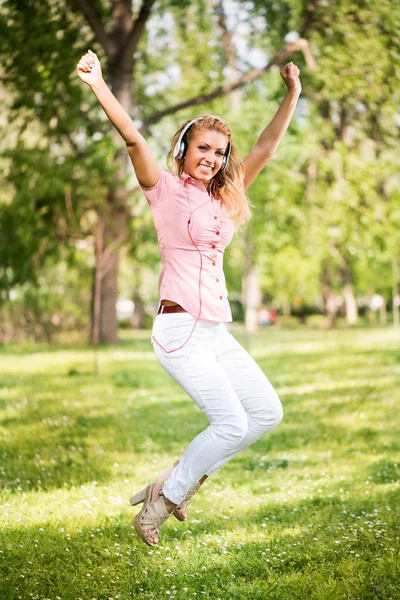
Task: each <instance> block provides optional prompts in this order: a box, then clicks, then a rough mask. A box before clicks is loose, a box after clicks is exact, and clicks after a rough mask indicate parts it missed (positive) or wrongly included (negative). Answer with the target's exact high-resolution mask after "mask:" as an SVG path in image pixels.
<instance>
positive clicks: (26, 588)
mask: <svg viewBox="0 0 400 600" xmlns="http://www.w3.org/2000/svg"><path fill="white" fill-rule="evenodd" d="M221 502H222V504H223V506H225V504H224V500H221ZM377 502H379V505H380V506H389V505H396V503H397V502H398V499H397V496H396V495H395V494H394V492H385V493H381V494H376V497H375V498H370V499H368V500H359V499H357V498H352V499H349V500H347V501H346V502H341V501H340V500H339V499H338V498H321V499H320V503H319V504H317V505H316V504H315V502H313V501H303V502H298V503H296V504H295V505H294V506H295V507H296V509H297V510H296V512H294V511H293V506H292V507H287V506H285V507H282V506H279V505H272V506H269V507H268V509H263V510H261V511H260V510H259V511H256V512H253V513H252V514H251V517H250V518H251V523H249V518H248V517H247V516H244V517H240V516H239V517H237V516H236V517H232V518H231V520H229V521H226V520H222V519H220V518H218V517H216V512H217V511H218V510H219V509H220V508H221V507H219V506H218V505H216V503H215V502H213V503H212V508H213V510H211V507H210V510H209V511H208V512H207V517H208V518H207V520H206V521H203V522H201V523H190V522H188V523H185V524H181V523H177V522H175V521H174V520H173V519H170V520H169V521H168V522H167V524H166V525H165V527H164V528H163V529H162V532H161V537H160V546H159V547H158V548H151V549H150V548H148V547H147V546H145V545H144V544H143V543H142V542H141V541H140V540H139V538H138V537H137V534H136V532H135V531H134V529H133V526H132V525H131V519H129V521H130V522H129V523H128V522H127V517H126V513H124V514H121V515H117V516H114V517H109V518H106V519H103V520H101V521H99V522H98V523H96V525H94V526H92V527H82V528H81V529H79V530H78V531H73V532H71V533H69V532H68V531H65V530H64V528H63V527H61V528H60V527H58V528H57V529H55V528H54V527H51V526H46V525H45V524H42V525H37V526H34V527H24V526H23V525H21V526H20V527H18V528H14V529H12V528H10V529H8V530H7V531H5V532H4V534H3V535H2V545H1V548H2V553H3V554H2V556H3V559H2V560H1V561H0V573H1V577H0V592H1V596H0V597H1V598H2V600H11V598H20V597H21V598H23V599H24V598H28V597H32V595H33V596H34V595H35V594H36V595H37V596H38V597H46V598H55V597H56V596H60V597H62V598H63V600H76V598H79V597H82V598H92V597H95V598H104V599H106V598H109V597H115V595H117V594H120V597H121V598H124V600H125V599H127V598H132V599H134V598H139V597H140V598H146V597H148V594H155V598H161V597H164V595H162V594H160V588H161V586H162V585H163V584H167V586H168V587H169V586H170V585H171V584H172V583H173V584H174V585H175V586H176V588H177V591H178V594H177V598H179V599H181V600H184V598H185V597H187V596H185V594H184V592H183V588H184V587H185V586H189V587H190V588H191V589H193V590H196V591H197V594H198V595H199V594H200V593H201V592H202V590H205V592H206V594H207V597H208V598H210V599H215V600H217V598H220V597H221V591H222V590H223V598H229V600H232V599H237V600H239V599H242V598H246V599H249V600H255V599H256V600H258V599H259V600H263V599H264V598H270V599H273V598H276V599H279V600H284V599H285V600H286V599H287V600H293V599H297V598H299V599H300V598H307V599H315V600H320V599H321V598H323V599H324V600H326V599H329V598H332V600H337V599H338V598H346V600H347V599H363V600H376V599H381V600H393V599H394V598H397V596H396V594H397V592H398V589H399V585H400V574H399V571H398V569H397V565H396V559H395V556H394V554H393V553H391V552H390V549H389V548H387V547H385V548H384V549H382V548H381V550H380V557H381V562H379V561H377V560H376V558H377V544H378V543H379V541H380V539H381V538H380V537H379V536H380V533H379V532H381V531H382V527H383V526H385V531H386V537H388V536H393V539H394V538H395V536H396V535H398V524H396V521H395V519H394V517H393V518H392V519H390V520H389V519H388V515H390V514H391V513H389V512H387V513H386V514H384V515H382V512H383V511H382V510H381V511H376V510H375V505H376V503H377ZM192 507H195V502H194V503H193V505H192ZM192 514H193V513H192ZM266 515H268V519H269V520H268V526H267V527H266V528H263V527H262V524H263V523H265V517H266ZM382 519H384V521H382ZM365 522H366V523H367V524H368V526H367V527H366V526H365V524H364V523H365ZM60 525H62V523H60ZM249 527H250V528H251V530H249ZM235 531H236V532H237V537H236V538H235V540H234V541H232V542H230V543H227V542H226V541H223V540H224V539H225V536H226V535H231V533H232V534H233V533H234V532H235ZM248 535H250V536H251V537H252V538H254V539H252V540H251V541H246V539H247V536H248ZM338 540H339V541H338ZM177 548H179V549H183V552H179V553H177V552H176V549H177ZM381 565H383V566H381ZM168 572H170V573H172V574H171V575H168ZM166 575H167V576H168V577H171V579H170V580H168V579H167V578H166ZM335 594H336V595H335ZM30 595H31V596H30Z"/></svg>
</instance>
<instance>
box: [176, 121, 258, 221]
mask: <svg viewBox="0 0 400 600" xmlns="http://www.w3.org/2000/svg"><path fill="white" fill-rule="evenodd" d="M191 120H192V119H190V120H188V121H186V123H183V125H182V126H181V127H180V128H179V129H178V131H177V132H176V133H175V135H174V137H173V138H172V142H171V149H170V151H169V152H168V156H167V165H168V168H169V170H170V171H171V173H174V175H181V173H182V170H183V163H184V158H182V159H178V158H175V157H174V148H175V145H176V142H177V141H178V139H179V136H180V134H181V132H182V131H183V129H184V128H185V127H186V125H187V124H188V123H190V121H191ZM209 130H213V131H218V132H219V133H222V134H223V135H225V136H226V137H227V138H228V139H229V141H230V144H231V151H230V155H229V160H228V165H227V167H226V169H225V170H224V171H219V172H218V173H217V174H216V175H214V178H213V181H212V183H211V185H212V191H213V192H214V194H215V195H216V197H217V198H218V199H219V200H221V202H222V204H223V205H224V206H225V208H226V210H227V212H228V214H229V217H230V218H231V219H232V221H233V223H234V225H235V229H236V230H237V229H238V228H239V226H240V225H242V224H243V223H245V222H246V221H248V220H249V219H250V217H251V211H250V202H249V200H248V198H247V196H246V193H245V191H244V186H243V182H244V164H243V160H242V158H241V156H240V154H239V151H238V149H237V148H236V146H235V144H233V143H232V138H231V130H230V127H229V125H228V124H227V123H225V121H223V120H222V119H220V118H219V117H215V116H214V115H204V116H201V117H198V120H197V121H195V122H194V123H193V125H191V127H189V129H188V131H187V132H186V134H185V136H184V139H185V140H186V142H187V144H189V142H190V139H191V138H192V136H193V135H194V134H195V133H197V132H199V131H209Z"/></svg>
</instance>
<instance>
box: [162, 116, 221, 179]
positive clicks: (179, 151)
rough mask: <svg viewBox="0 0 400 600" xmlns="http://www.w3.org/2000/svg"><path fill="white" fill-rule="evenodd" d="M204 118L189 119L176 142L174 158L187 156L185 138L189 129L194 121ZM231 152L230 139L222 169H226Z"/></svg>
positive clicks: (179, 158)
mask: <svg viewBox="0 0 400 600" xmlns="http://www.w3.org/2000/svg"><path fill="white" fill-rule="evenodd" d="M203 118H204V117H196V119H193V121H189V123H188V124H187V125H186V126H185V127H184V128H183V129H182V131H181V134H180V136H179V138H178V141H177V142H176V144H175V148H174V158H177V159H178V160H181V159H182V158H183V157H184V156H185V154H186V151H187V141H186V140H185V139H183V138H184V137H185V134H186V132H187V130H188V129H190V127H191V126H192V125H193V123H196V121H201V120H202V119H203ZM230 153H231V141H230V140H229V142H228V147H227V149H226V152H225V154H224V157H223V159H222V165H221V168H220V171H225V169H226V168H227V166H228V161H229V155H230Z"/></svg>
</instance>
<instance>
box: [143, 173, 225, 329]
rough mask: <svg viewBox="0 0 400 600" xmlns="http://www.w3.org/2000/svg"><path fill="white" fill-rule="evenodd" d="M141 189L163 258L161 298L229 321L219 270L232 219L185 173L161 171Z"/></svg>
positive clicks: (196, 313) (203, 315) (210, 317)
mask: <svg viewBox="0 0 400 600" xmlns="http://www.w3.org/2000/svg"><path fill="white" fill-rule="evenodd" d="M142 190H143V192H144V194H145V196H146V198H147V200H148V202H149V204H150V207H151V212H152V215H153V220H154V225H155V228H156V231H157V237H158V244H159V247H160V254H161V260H162V269H161V274H160V279H159V292H160V301H159V307H160V304H161V300H171V301H172V302H176V303H177V304H180V305H181V306H182V307H183V308H184V309H185V310H186V311H187V312H188V313H190V314H191V315H193V316H194V317H196V318H197V317H198V318H200V319H206V320H209V321H219V322H221V321H225V322H226V321H232V313H231V309H230V306H229V302H228V291H227V289H226V285H225V276H224V272H223V256H224V250H225V248H226V247H227V245H228V244H229V243H230V241H231V240H232V237H233V233H234V224H233V222H232V220H231V219H230V218H229V216H228V214H227V212H226V209H225V208H224V207H223V206H222V205H221V203H220V202H219V201H218V200H215V199H214V198H212V197H210V196H209V194H208V191H207V189H206V187H205V185H204V184H203V182H201V181H198V180H197V179H193V178H192V177H190V176H189V175H187V174H186V173H185V174H183V175H182V176H181V177H178V176H176V175H172V174H171V173H167V172H166V171H161V176H160V179H159V180H158V182H157V183H156V185H155V186H153V187H151V188H143V187H142Z"/></svg>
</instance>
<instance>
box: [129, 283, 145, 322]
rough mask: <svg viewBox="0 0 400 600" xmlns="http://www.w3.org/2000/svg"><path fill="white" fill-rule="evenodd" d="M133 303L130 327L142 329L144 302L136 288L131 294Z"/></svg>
mask: <svg viewBox="0 0 400 600" xmlns="http://www.w3.org/2000/svg"><path fill="white" fill-rule="evenodd" d="M133 303H134V305H135V310H134V313H133V317H132V319H131V325H132V328H133V329H144V327H145V323H144V317H145V312H144V303H143V300H142V298H141V297H140V295H139V292H138V291H137V290H136V292H135V294H134V296H133Z"/></svg>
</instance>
